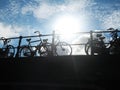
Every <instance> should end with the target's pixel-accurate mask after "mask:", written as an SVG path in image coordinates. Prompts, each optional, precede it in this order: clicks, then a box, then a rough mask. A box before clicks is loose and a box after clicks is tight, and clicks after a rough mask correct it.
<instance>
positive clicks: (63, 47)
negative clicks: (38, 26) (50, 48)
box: [55, 42, 72, 56]
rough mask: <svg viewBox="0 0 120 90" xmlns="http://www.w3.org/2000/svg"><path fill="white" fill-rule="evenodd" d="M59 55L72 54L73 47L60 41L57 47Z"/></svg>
mask: <svg viewBox="0 0 120 90" xmlns="http://www.w3.org/2000/svg"><path fill="white" fill-rule="evenodd" d="M55 49H56V50H55V52H56V53H57V55H58V56H64V55H71V54H72V47H71V45H70V44H68V43H66V42H58V43H57V44H56V47H55Z"/></svg>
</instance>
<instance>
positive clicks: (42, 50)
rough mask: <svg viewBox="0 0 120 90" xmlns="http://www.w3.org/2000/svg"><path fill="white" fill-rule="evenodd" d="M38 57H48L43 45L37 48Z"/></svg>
mask: <svg viewBox="0 0 120 90" xmlns="http://www.w3.org/2000/svg"><path fill="white" fill-rule="evenodd" d="M39 55H40V56H43V57H44V56H48V48H47V47H46V46H44V45H41V46H40V47H39Z"/></svg>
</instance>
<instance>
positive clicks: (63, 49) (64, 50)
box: [46, 37, 72, 56]
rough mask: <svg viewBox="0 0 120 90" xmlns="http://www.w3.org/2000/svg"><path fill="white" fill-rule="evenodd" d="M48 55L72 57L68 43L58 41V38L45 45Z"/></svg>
mask: <svg viewBox="0 0 120 90" xmlns="http://www.w3.org/2000/svg"><path fill="white" fill-rule="evenodd" d="M46 46H47V48H48V55H49V56H51V55H53V56H66V55H72V47H71V45H70V44H69V43H67V42H64V41H60V39H59V37H57V38H56V40H55V42H53V43H47V45H46Z"/></svg>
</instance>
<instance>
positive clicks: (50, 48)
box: [19, 31, 72, 57]
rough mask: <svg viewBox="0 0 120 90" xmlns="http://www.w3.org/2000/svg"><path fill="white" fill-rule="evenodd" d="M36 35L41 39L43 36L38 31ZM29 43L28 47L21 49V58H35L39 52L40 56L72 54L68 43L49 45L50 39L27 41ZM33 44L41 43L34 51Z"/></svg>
mask: <svg viewBox="0 0 120 90" xmlns="http://www.w3.org/2000/svg"><path fill="white" fill-rule="evenodd" d="M35 33H38V36H39V37H41V34H40V32H39V31H36V32H35ZM26 40H27V42H28V45H24V46H22V47H21V49H20V55H19V56H20V57H30V56H35V55H36V53H37V51H38V54H39V56H44V57H46V56H63V55H71V54H72V48H71V46H70V44H68V43H66V42H60V40H59V39H58V40H59V41H58V42H57V43H54V44H53V43H49V42H48V39H43V40H42V39H41V38H40V40H36V41H31V39H26ZM33 42H40V43H39V44H38V45H37V46H35V47H34V48H35V49H34V50H33V47H32V46H31V43H33Z"/></svg>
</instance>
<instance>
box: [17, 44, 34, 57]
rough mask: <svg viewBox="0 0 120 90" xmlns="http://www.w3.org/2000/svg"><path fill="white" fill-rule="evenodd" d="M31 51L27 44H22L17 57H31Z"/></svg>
mask: <svg viewBox="0 0 120 90" xmlns="http://www.w3.org/2000/svg"><path fill="white" fill-rule="evenodd" d="M31 56H32V51H31V49H30V48H29V47H28V46H23V47H21V48H20V52H19V57H31Z"/></svg>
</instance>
